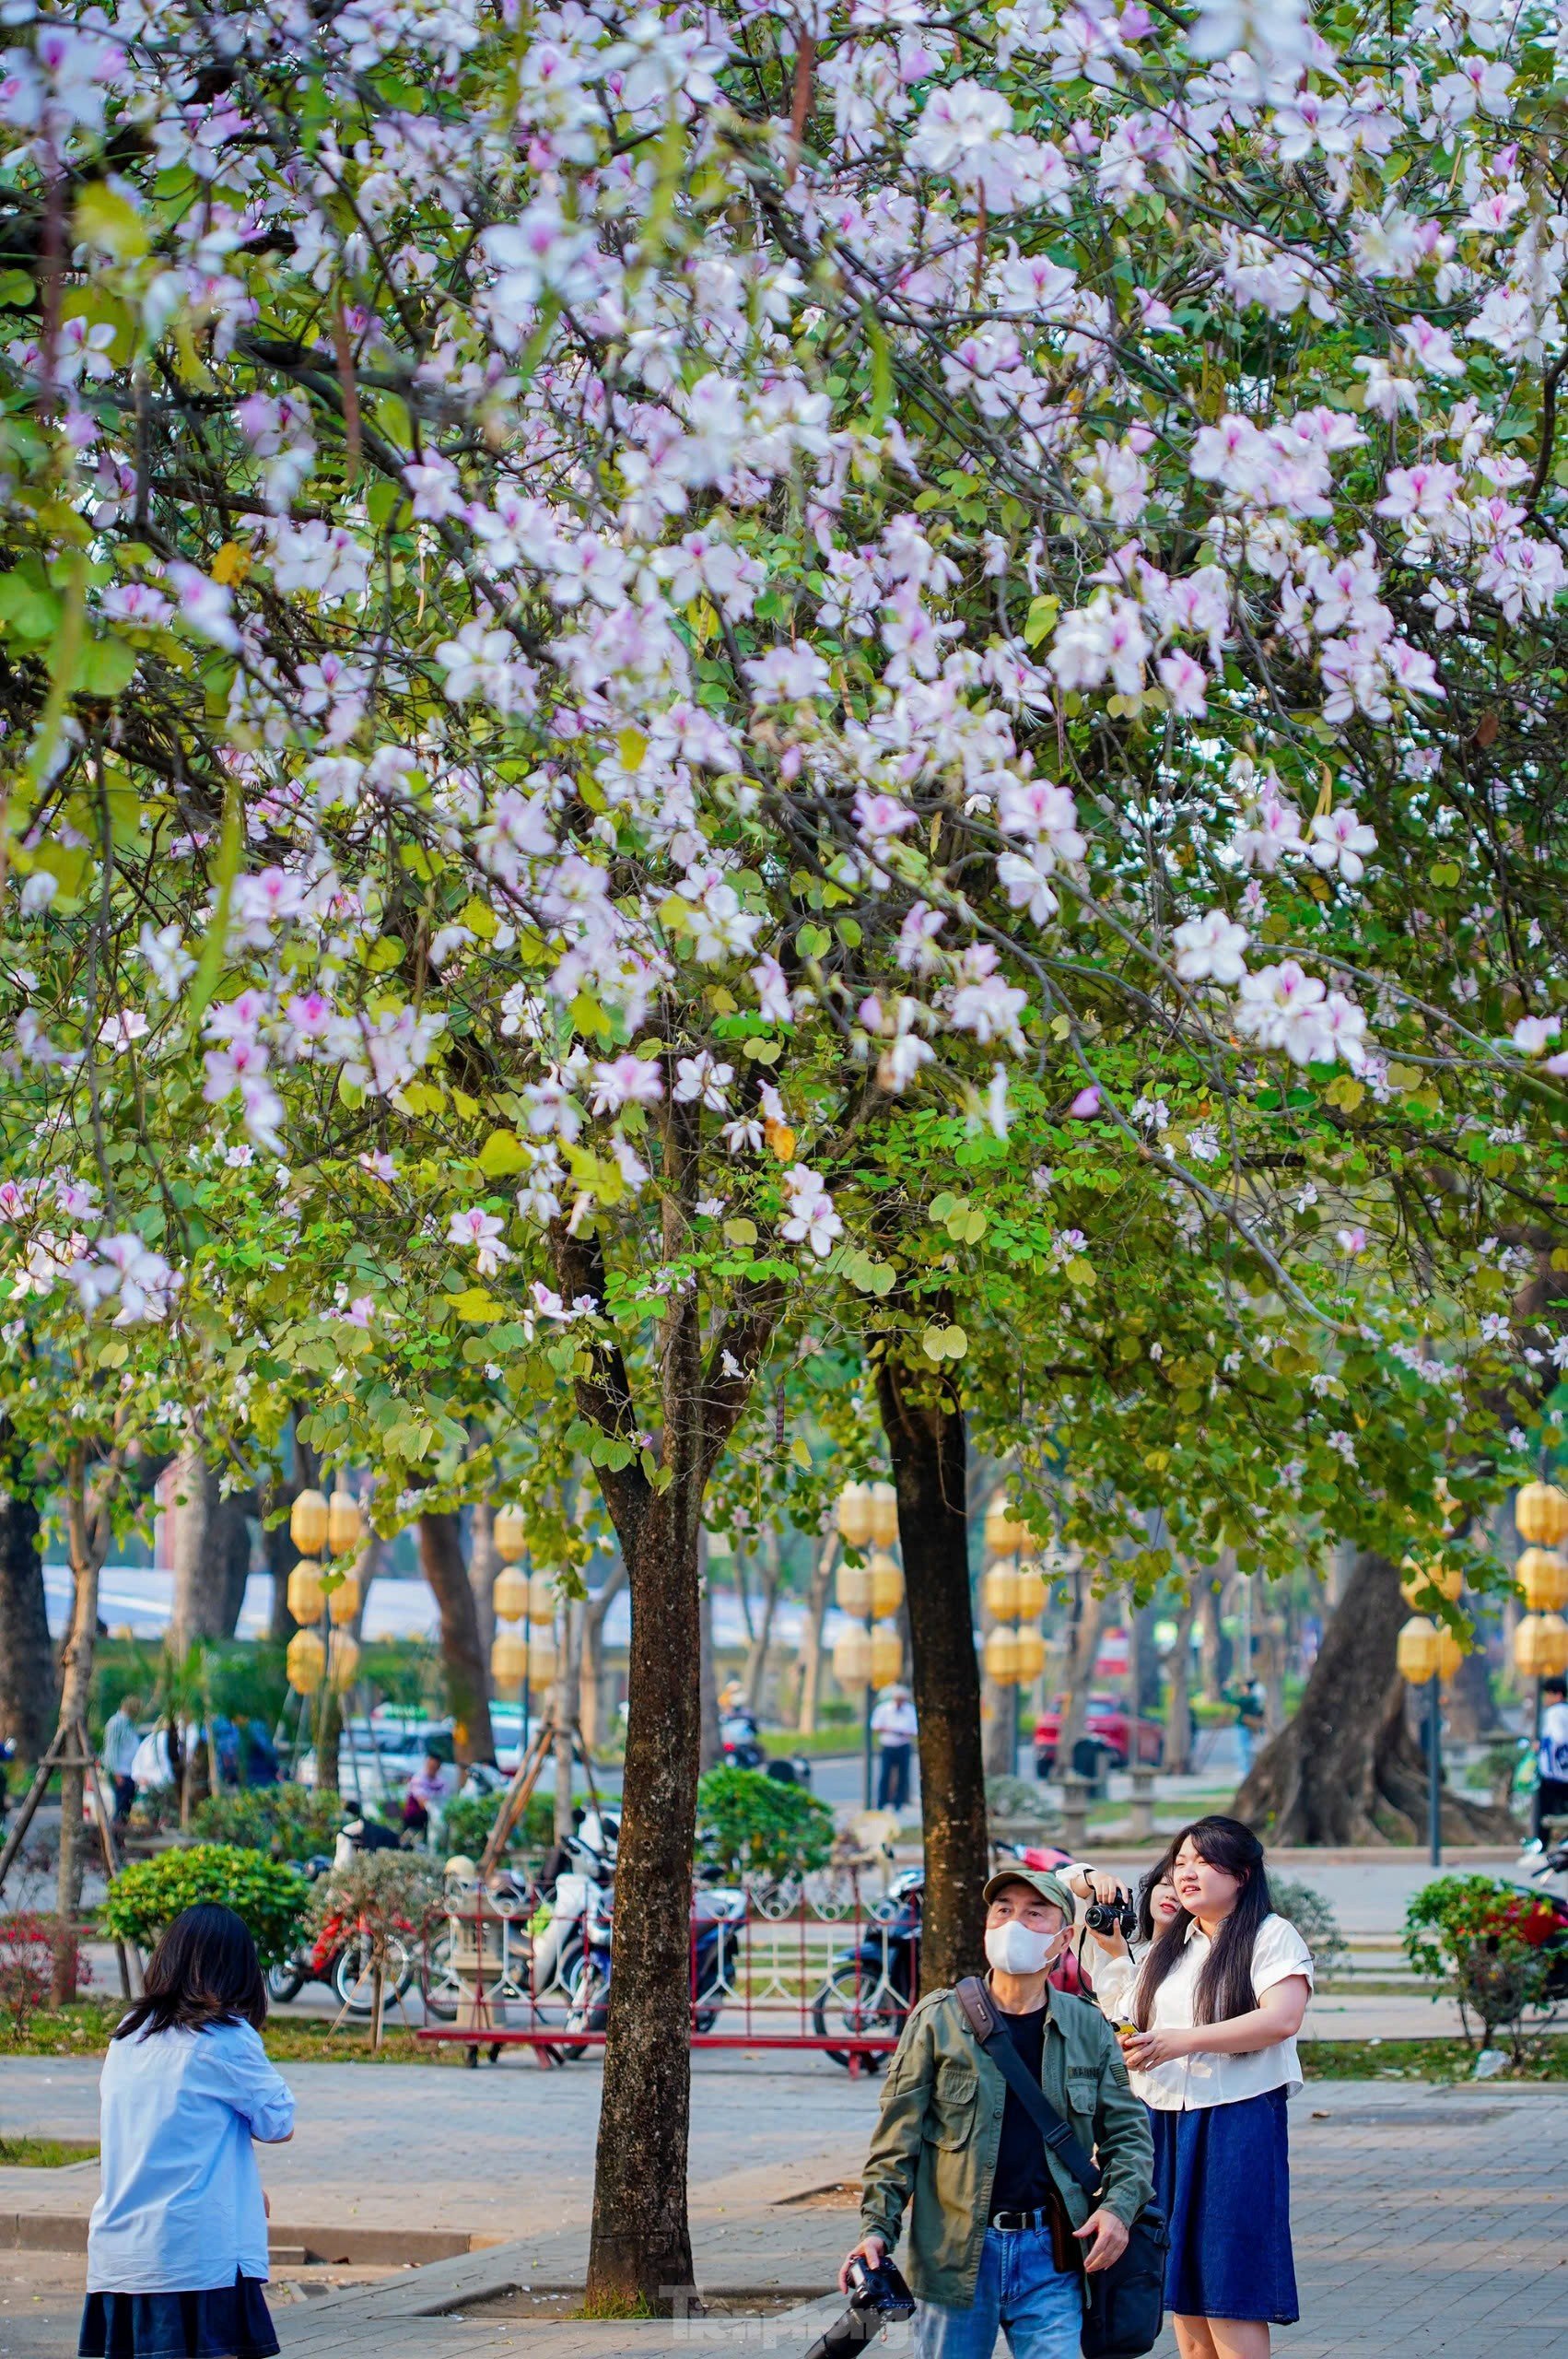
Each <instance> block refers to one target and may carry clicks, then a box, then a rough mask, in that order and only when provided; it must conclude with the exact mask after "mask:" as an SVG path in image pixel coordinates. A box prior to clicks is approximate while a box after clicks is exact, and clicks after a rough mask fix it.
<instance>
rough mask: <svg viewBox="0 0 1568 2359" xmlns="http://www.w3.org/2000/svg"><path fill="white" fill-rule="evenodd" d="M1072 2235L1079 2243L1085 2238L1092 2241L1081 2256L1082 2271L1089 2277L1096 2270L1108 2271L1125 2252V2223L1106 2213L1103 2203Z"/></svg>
mask: <svg viewBox="0 0 1568 2359" xmlns="http://www.w3.org/2000/svg"><path fill="white" fill-rule="evenodd" d="M1072 2233H1073V2235H1074V2236H1076V2237H1077V2238H1078V2240H1079V2242H1080V2243H1082V2240H1083V2238H1084V2237H1085V2236H1093V2237H1094V2243H1093V2244H1092V2245H1091V2246H1090V2247H1089V2249H1088V2251H1087V2252H1086V2253H1085V2254H1084V2256H1083V2266H1084V2269H1085V2270H1086V2271H1087V2272H1088V2274H1089V2275H1090V2276H1091V2277H1093V2276H1094V2272H1095V2271H1096V2270H1099V2269H1109V2268H1110V2266H1111V2264H1112V2262H1113V2261H1117V2260H1119V2259H1121V2257H1122V2254H1123V2253H1124V2252H1125V2251H1126V2250H1127V2225H1126V2223H1125V2222H1124V2221H1121V2220H1118V2219H1117V2215H1116V2213H1115V2212H1107V2211H1106V2207H1105V2205H1104V2204H1103V2203H1102V2204H1101V2206H1100V2208H1099V2210H1098V2211H1097V2212H1090V2214H1089V2217H1088V2218H1087V2219H1086V2220H1085V2221H1084V2223H1083V2225H1082V2227H1081V2228H1075V2229H1074V2230H1073V2232H1072Z"/></svg>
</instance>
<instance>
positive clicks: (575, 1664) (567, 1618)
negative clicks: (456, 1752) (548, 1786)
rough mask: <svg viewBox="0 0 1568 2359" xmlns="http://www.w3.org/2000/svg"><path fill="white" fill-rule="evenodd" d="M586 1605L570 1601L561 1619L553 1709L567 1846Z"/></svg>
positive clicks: (559, 1834) (561, 1832) (559, 1805)
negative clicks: (575, 1705)
mask: <svg viewBox="0 0 1568 2359" xmlns="http://www.w3.org/2000/svg"><path fill="white" fill-rule="evenodd" d="M587 1619H588V1605H587V1602H586V1601H585V1600H584V1599H581V1598H570V1599H568V1602H567V1609H566V1612H565V1614H564V1615H563V1616H562V1627H561V1667H560V1670H559V1672H558V1673H557V1674H556V1693H555V1698H554V1703H553V1710H554V1715H555V1721H556V1842H557V1843H564V1842H565V1841H566V1839H567V1837H568V1835H569V1834H570V1833H571V1831H572V1719H573V1712H572V1703H573V1698H574V1697H576V1696H579V1695H580V1694H581V1692H582V1647H583V1629H584V1625H585V1624H586V1622H587Z"/></svg>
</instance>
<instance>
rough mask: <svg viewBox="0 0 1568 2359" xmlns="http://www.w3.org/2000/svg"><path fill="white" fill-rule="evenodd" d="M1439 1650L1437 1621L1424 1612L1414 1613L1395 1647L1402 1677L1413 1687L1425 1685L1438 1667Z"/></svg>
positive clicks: (1396, 1659)
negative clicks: (1430, 1619)
mask: <svg viewBox="0 0 1568 2359" xmlns="http://www.w3.org/2000/svg"><path fill="white" fill-rule="evenodd" d="M1439 1651H1440V1650H1439V1647H1438V1641H1437V1625H1435V1623H1433V1622H1430V1621H1429V1620H1428V1619H1427V1617H1426V1615H1425V1614H1411V1616H1410V1620H1409V1621H1408V1622H1407V1623H1406V1624H1405V1626H1404V1628H1403V1629H1402V1630H1401V1631H1400V1633H1399V1637H1398V1644H1397V1646H1396V1648H1395V1654H1394V1659H1395V1661H1397V1662H1398V1666H1399V1676H1400V1678H1401V1679H1407V1680H1409V1682H1410V1685H1411V1686H1412V1687H1424V1686H1425V1684H1426V1683H1427V1681H1428V1680H1429V1679H1430V1678H1431V1677H1432V1676H1433V1673H1434V1672H1435V1671H1436V1669H1437V1665H1438V1658H1439Z"/></svg>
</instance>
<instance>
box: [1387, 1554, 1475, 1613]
mask: <svg viewBox="0 0 1568 2359" xmlns="http://www.w3.org/2000/svg"><path fill="white" fill-rule="evenodd" d="M1464 1586H1465V1576H1464V1572H1463V1570H1462V1568H1461V1567H1459V1566H1457V1565H1418V1564H1417V1562H1416V1560H1415V1558H1414V1557H1413V1556H1407V1557H1406V1558H1405V1561H1404V1564H1403V1565H1402V1566H1401V1567H1400V1569H1399V1595H1400V1596H1401V1597H1402V1598H1403V1599H1404V1601H1405V1603H1406V1604H1407V1605H1413V1606H1417V1607H1420V1606H1421V1604H1422V1600H1423V1598H1427V1597H1430V1596H1431V1595H1432V1594H1433V1592H1435V1594H1436V1595H1437V1596H1439V1597H1442V1598H1446V1599H1447V1601H1448V1602H1449V1603H1450V1604H1452V1603H1454V1602H1455V1601H1456V1600H1457V1598H1458V1597H1459V1596H1460V1595H1461V1594H1462V1592H1463V1590H1464Z"/></svg>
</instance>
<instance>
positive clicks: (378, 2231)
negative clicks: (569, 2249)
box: [0, 2212, 509, 2268]
mask: <svg viewBox="0 0 1568 2359" xmlns="http://www.w3.org/2000/svg"><path fill="white" fill-rule="evenodd" d="M507 2242H509V2239H508V2238H506V2237H502V2236H483V2235H474V2236H469V2235H465V2234H464V2233H463V2232H462V2231H461V2230H459V2229H455V2228H358V2227H354V2228H329V2227H309V2228H301V2227H291V2226H289V2224H287V2222H284V2221H276V2220H275V2221H273V2222H272V2223H271V2224H269V2226H268V2229H267V2257H268V2259H269V2260H271V2261H272V2262H273V2263H274V2265H275V2266H281V2267H284V2268H288V2267H294V2268H300V2267H303V2266H304V2265H305V2264H306V2263H307V2262H310V2261H328V2262H332V2263H334V2264H336V2265H338V2266H342V2265H344V2264H345V2263H346V2264H349V2265H352V2264H353V2263H354V2262H356V2261H359V2262H363V2263H365V2264H366V2265H367V2266H375V2265H377V2264H380V2265H385V2266H396V2265H397V2264H398V2263H400V2262H407V2263H409V2264H411V2265H412V2266H414V2267H415V2268H423V2267H428V2266H430V2265H431V2264H432V2263H433V2262H437V2261H443V2260H467V2259H472V2258H473V2256H474V2254H475V2253H480V2252H485V2251H487V2250H489V2249H490V2248H492V2247H494V2246H496V2245H499V2244H503V2243H507ZM87 2248H88V2215H87V2213H86V2212H0V2251H4V2250H9V2251H13V2252H86V2250H87Z"/></svg>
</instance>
